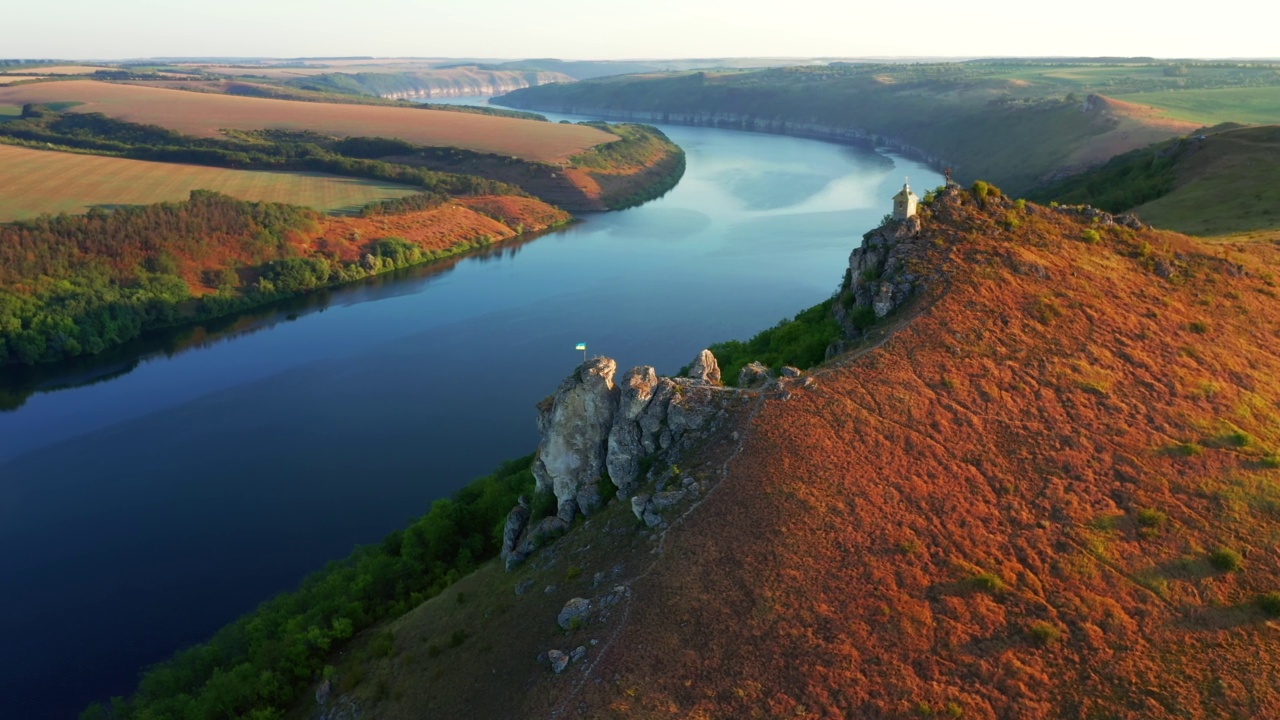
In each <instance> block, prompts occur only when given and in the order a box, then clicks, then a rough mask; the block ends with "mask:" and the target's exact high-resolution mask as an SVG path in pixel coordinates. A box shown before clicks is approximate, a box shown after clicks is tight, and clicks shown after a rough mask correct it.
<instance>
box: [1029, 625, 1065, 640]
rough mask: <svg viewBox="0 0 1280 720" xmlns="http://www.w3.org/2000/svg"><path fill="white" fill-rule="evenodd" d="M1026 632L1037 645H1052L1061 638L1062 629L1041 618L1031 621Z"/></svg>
mask: <svg viewBox="0 0 1280 720" xmlns="http://www.w3.org/2000/svg"><path fill="white" fill-rule="evenodd" d="M1027 634H1028V635H1030V636H1031V639H1032V640H1034V641H1035V642H1036V643H1037V644H1039V645H1052V644H1054V643H1056V642H1058V641H1059V640H1061V639H1062V631H1061V630H1059V629H1058V626H1057V625H1054V624H1053V623H1048V622H1044V621H1043V620H1042V621H1039V622H1033V623H1031V626H1030V627H1029V628H1027Z"/></svg>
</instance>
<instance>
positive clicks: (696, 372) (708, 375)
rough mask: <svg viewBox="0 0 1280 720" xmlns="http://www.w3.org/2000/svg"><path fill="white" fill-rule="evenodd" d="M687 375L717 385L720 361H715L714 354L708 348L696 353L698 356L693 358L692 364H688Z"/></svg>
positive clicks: (718, 382)
mask: <svg viewBox="0 0 1280 720" xmlns="http://www.w3.org/2000/svg"><path fill="white" fill-rule="evenodd" d="M689 377H690V379H693V380H697V381H700V382H704V383H707V384H709V385H719V384H720V363H718V362H716V356H715V355H712V354H711V351H710V350H703V351H702V352H700V353H698V357H696V358H694V359H693V364H692V365H690V366H689Z"/></svg>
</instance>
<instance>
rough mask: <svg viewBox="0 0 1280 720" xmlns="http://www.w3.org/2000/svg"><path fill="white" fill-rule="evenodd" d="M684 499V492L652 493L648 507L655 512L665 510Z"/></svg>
mask: <svg viewBox="0 0 1280 720" xmlns="http://www.w3.org/2000/svg"><path fill="white" fill-rule="evenodd" d="M684 498H685V491H684V490H668V491H666V492H660V493H654V496H653V497H652V498H650V499H649V507H650V508H652V509H653V510H654V511H655V512H662V511H663V510H667V509H669V508H671V507H673V506H675V505H676V504H678V503H679V502H680V501H681V500H684Z"/></svg>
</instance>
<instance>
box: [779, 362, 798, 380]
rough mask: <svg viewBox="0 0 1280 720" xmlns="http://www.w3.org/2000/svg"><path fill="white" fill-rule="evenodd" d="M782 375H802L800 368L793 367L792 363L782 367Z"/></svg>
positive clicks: (793, 376) (788, 376) (789, 376)
mask: <svg viewBox="0 0 1280 720" xmlns="http://www.w3.org/2000/svg"><path fill="white" fill-rule="evenodd" d="M782 377H785V378H798V377H800V368H796V367H792V366H790V365H787V366H784V367H783V368H782Z"/></svg>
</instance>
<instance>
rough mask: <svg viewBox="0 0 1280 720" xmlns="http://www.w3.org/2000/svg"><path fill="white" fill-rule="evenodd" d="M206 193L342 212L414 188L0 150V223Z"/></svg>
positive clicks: (309, 175) (408, 192) (308, 175)
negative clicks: (211, 192) (203, 191)
mask: <svg viewBox="0 0 1280 720" xmlns="http://www.w3.org/2000/svg"><path fill="white" fill-rule="evenodd" d="M192 190H214V191H217V192H220V193H224V194H226V195H230V196H232V197H236V198H240V199H241V200H256V201H269V202H286V203H292V204H295V205H306V206H308V207H313V208H315V209H317V210H323V211H326V212H335V211H350V210H355V209H358V208H359V207H361V206H363V205H365V204H367V203H370V202H372V201H375V200H385V199H388V198H397V197H404V196H406V195H412V194H414V193H415V192H418V190H417V188H413V187H409V186H406V185H394V184H390V183H380V182H375V181H368V180H358V179H354V178H345V177H338V176H334V175H322V174H319V173H284V172H263V171H253V170H225V169H222V168H211V167H204V166H200V165H179V164H176V163H157V162H145V161H142V160H125V159H121V158H112V157H101V156H96V155H78V154H75V153H63V152H53V151H45V150H31V149H28V148H21V147H14V146H11V145H0V222H10V221H12V220H22V219H27V218H32V217H36V216H38V215H40V214H42V213H60V212H66V213H82V212H86V211H88V210H89V208H91V207H94V206H108V207H109V206H112V205H143V204H149V203H156V202H163V201H172V200H185V199H186V198H187V196H188V195H189V194H190V193H191V191H192Z"/></svg>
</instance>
